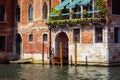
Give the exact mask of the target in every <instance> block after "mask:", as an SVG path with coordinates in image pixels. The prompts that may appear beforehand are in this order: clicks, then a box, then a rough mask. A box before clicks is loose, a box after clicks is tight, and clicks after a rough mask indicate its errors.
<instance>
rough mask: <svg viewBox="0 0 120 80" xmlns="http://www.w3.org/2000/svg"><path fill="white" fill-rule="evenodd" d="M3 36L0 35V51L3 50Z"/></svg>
mask: <svg viewBox="0 0 120 80" xmlns="http://www.w3.org/2000/svg"><path fill="white" fill-rule="evenodd" d="M5 41H6V39H5V36H2V35H0V51H5Z"/></svg>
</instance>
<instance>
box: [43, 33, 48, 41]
mask: <svg viewBox="0 0 120 80" xmlns="http://www.w3.org/2000/svg"><path fill="white" fill-rule="evenodd" d="M47 38H48V36H47V34H43V41H45V42H47Z"/></svg>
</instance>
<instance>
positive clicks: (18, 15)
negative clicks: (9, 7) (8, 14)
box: [16, 6, 20, 22]
mask: <svg viewBox="0 0 120 80" xmlns="http://www.w3.org/2000/svg"><path fill="white" fill-rule="evenodd" d="M16 21H17V22H20V8H19V6H17V8H16Z"/></svg>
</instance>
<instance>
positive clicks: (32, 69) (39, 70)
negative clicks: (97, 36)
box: [0, 64, 120, 80]
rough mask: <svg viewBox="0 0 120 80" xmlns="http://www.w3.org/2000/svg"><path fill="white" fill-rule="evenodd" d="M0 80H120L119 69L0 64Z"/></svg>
mask: <svg viewBox="0 0 120 80" xmlns="http://www.w3.org/2000/svg"><path fill="white" fill-rule="evenodd" d="M0 80H120V67H93V66H88V67H85V66H77V67H74V66H63V67H61V66H54V65H52V66H50V65H44V66H43V65H40V64H0Z"/></svg>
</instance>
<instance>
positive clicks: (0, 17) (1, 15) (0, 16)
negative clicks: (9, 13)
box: [0, 4, 5, 21]
mask: <svg viewBox="0 0 120 80" xmlns="http://www.w3.org/2000/svg"><path fill="white" fill-rule="evenodd" d="M0 21H5V7H4V5H3V4H0Z"/></svg>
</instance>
